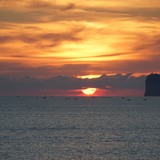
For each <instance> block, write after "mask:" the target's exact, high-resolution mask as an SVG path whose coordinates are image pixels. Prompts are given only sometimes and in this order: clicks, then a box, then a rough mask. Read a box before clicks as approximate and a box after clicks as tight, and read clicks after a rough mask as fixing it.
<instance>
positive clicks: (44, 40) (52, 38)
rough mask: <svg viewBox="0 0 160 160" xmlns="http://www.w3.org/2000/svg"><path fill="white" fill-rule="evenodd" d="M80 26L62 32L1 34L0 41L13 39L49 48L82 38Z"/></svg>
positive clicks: (11, 40)
mask: <svg viewBox="0 0 160 160" xmlns="http://www.w3.org/2000/svg"><path fill="white" fill-rule="evenodd" d="M83 29H84V28H83V27H82V28H74V29H71V31H66V32H62V33H59V32H57V33H54V32H48V33H37V34H36V33H28V34H25V33H24V34H16V35H1V36H0V43H1V44H3V43H12V42H15V41H21V42H24V43H26V44H29V45H35V46H36V47H37V48H44V47H47V48H50V47H56V46H59V45H60V44H61V43H62V42H64V41H70V42H71V41H73V42H78V41H81V40H82V39H83V38H82V37H81V36H80V33H81V32H82V31H83Z"/></svg>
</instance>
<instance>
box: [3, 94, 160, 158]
mask: <svg viewBox="0 0 160 160" xmlns="http://www.w3.org/2000/svg"><path fill="white" fill-rule="evenodd" d="M0 160H160V97H159V98H158V97H152V98H151V97H148V98H146V97H136V98H127V97H107V98H106V97H99V98H94V97H87V98H80V97H78V98H76V97H0Z"/></svg>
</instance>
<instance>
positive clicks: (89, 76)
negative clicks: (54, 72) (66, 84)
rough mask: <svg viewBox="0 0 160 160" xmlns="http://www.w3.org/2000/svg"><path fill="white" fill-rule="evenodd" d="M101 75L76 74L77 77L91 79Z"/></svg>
mask: <svg viewBox="0 0 160 160" xmlns="http://www.w3.org/2000/svg"><path fill="white" fill-rule="evenodd" d="M100 76H101V75H83V76H77V78H82V79H86V78H88V79H92V78H99V77H100Z"/></svg>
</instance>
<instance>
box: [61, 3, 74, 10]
mask: <svg viewBox="0 0 160 160" xmlns="http://www.w3.org/2000/svg"><path fill="white" fill-rule="evenodd" d="M75 6H76V5H75V4H74V3H69V4H68V5H67V6H66V7H64V8H63V11H68V10H72V9H74V8H75Z"/></svg>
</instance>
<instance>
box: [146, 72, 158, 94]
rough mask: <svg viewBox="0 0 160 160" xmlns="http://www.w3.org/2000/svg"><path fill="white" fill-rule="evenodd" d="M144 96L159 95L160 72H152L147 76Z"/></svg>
mask: <svg viewBox="0 0 160 160" xmlns="http://www.w3.org/2000/svg"><path fill="white" fill-rule="evenodd" d="M145 96H160V74H156V73H152V74H150V75H148V76H147V78H146V81H145Z"/></svg>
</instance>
